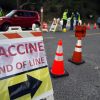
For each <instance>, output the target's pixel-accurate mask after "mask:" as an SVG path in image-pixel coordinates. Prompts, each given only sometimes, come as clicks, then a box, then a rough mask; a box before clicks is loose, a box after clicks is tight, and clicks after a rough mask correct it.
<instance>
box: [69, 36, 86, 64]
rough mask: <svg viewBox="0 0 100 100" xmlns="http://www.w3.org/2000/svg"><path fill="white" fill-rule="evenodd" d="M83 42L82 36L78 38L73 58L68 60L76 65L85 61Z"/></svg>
mask: <svg viewBox="0 0 100 100" xmlns="http://www.w3.org/2000/svg"><path fill="white" fill-rule="evenodd" d="M81 44H82V40H81V38H78V41H77V43H76V46H75V51H74V53H73V56H72V58H71V59H69V60H68V61H70V62H72V63H74V64H76V65H80V64H83V63H84V62H85V61H83V60H82V45H81Z"/></svg>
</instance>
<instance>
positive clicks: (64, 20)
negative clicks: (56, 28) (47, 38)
mask: <svg viewBox="0 0 100 100" xmlns="http://www.w3.org/2000/svg"><path fill="white" fill-rule="evenodd" d="M67 18H68V9H65V11H64V13H63V16H62V20H63V26H62V29H63V28H66V24H67Z"/></svg>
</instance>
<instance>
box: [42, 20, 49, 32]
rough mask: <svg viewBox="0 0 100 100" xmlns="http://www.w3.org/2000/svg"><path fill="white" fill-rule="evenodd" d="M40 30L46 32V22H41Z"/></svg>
mask: <svg viewBox="0 0 100 100" xmlns="http://www.w3.org/2000/svg"><path fill="white" fill-rule="evenodd" d="M42 31H44V32H48V25H47V23H46V22H43V24H42Z"/></svg>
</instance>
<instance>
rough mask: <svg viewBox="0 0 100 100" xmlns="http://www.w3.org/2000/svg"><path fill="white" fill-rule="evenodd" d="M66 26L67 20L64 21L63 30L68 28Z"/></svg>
mask: <svg viewBox="0 0 100 100" xmlns="http://www.w3.org/2000/svg"><path fill="white" fill-rule="evenodd" d="M66 24H67V20H64V19H63V26H62V29H63V28H66Z"/></svg>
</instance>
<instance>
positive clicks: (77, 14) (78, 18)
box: [75, 11, 80, 25]
mask: <svg viewBox="0 0 100 100" xmlns="http://www.w3.org/2000/svg"><path fill="white" fill-rule="evenodd" d="M75 19H76V25H78V24H79V21H80V14H79V12H78V11H77V12H76V13H75Z"/></svg>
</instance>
